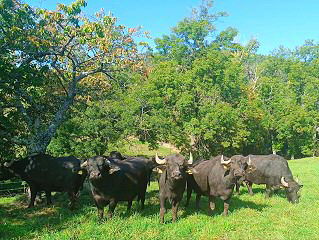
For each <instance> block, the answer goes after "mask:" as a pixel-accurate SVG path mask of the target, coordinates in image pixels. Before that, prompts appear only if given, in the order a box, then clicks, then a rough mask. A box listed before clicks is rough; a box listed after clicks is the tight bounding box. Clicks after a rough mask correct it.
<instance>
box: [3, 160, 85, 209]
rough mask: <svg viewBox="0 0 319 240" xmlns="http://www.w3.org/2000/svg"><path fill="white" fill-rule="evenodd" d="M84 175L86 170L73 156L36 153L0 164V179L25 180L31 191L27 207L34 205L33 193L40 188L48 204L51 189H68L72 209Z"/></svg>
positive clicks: (59, 190)
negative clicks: (14, 178)
mask: <svg viewBox="0 0 319 240" xmlns="http://www.w3.org/2000/svg"><path fill="white" fill-rule="evenodd" d="M86 175H87V173H86V170H85V169H82V168H81V167H80V160H79V159H77V158H76V157H74V156H69V157H52V156H50V155H47V154H37V155H33V156H29V157H26V158H23V159H20V160H14V161H11V162H10V163H4V164H3V165H1V166H0V180H7V179H10V178H12V177H14V176H19V177H21V179H22V180H24V181H26V182H27V183H28V185H29V187H30V191H31V198H30V202H29V206H28V208H30V207H33V206H34V201H35V198H36V194H37V193H38V192H41V191H45V194H46V199H47V204H48V205H49V204H51V203H52V200H51V192H53V191H54V192H67V193H68V195H69V198H70V201H71V206H70V207H71V209H73V208H74V204H75V200H76V196H77V193H78V191H79V190H80V189H81V188H82V186H83V182H84V180H85V178H86Z"/></svg>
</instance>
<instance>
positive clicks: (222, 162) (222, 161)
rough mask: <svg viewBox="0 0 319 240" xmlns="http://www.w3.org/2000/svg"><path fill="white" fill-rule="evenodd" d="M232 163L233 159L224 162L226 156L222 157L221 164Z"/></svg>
mask: <svg viewBox="0 0 319 240" xmlns="http://www.w3.org/2000/svg"><path fill="white" fill-rule="evenodd" d="M230 161H231V159H229V160H228V161H224V155H222V157H221V158H220V163H221V164H226V165H227V164H229V163H230Z"/></svg>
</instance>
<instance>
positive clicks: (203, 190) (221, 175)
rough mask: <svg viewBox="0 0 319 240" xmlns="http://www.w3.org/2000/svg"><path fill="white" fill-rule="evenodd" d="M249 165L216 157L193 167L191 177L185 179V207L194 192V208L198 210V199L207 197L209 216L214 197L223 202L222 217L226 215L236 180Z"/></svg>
mask: <svg viewBox="0 0 319 240" xmlns="http://www.w3.org/2000/svg"><path fill="white" fill-rule="evenodd" d="M249 164H250V163H246V162H245V163H244V164H239V163H238V162H235V161H231V159H228V158H227V157H224V156H223V155H221V156H216V157H213V158H212V159H210V160H206V161H200V162H199V163H195V164H194V165H193V171H192V173H193V174H191V175H188V177H187V200H186V204H185V207H187V206H188V205H189V200H190V197H191V194H192V191H193V190H194V191H195V192H196V208H197V209H198V210H199V209H200V198H201V196H202V195H204V196H208V199H209V208H208V209H209V214H212V211H214V210H215V208H216V197H219V198H221V199H222V200H224V212H223V214H224V215H227V214H228V208H229V203H230V199H231V197H232V193H233V189H234V186H235V183H236V180H237V179H239V178H240V177H242V176H243V175H244V173H245V171H250V169H251V166H249Z"/></svg>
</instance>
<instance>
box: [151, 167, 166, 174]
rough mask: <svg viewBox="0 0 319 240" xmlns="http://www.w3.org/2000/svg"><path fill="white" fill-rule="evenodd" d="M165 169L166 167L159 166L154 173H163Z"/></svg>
mask: <svg viewBox="0 0 319 240" xmlns="http://www.w3.org/2000/svg"><path fill="white" fill-rule="evenodd" d="M165 168H166V166H165V165H158V166H157V167H155V168H154V169H153V172H158V173H163V172H164V170H165Z"/></svg>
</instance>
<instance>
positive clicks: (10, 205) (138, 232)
mask: <svg viewBox="0 0 319 240" xmlns="http://www.w3.org/2000/svg"><path fill="white" fill-rule="evenodd" d="M165 151H166V150H165ZM145 154H149V152H147V151H146V153H145ZM159 154H162V155H165V153H164V152H161V151H160V152H159ZM289 166H290V168H291V170H292V172H293V174H294V176H297V175H298V178H299V180H300V182H301V183H302V184H304V187H303V188H302V190H301V198H300V203H299V204H291V203H289V202H288V201H287V199H286V198H285V197H284V194H283V191H279V192H278V193H277V194H274V196H273V197H272V198H270V199H264V195H263V192H264V191H263V190H264V186H263V185H260V186H258V185H253V191H254V192H255V193H256V194H255V195H254V196H249V195H248V194H247V188H246V187H242V188H241V194H240V195H239V196H233V198H232V201H231V205H230V214H229V216H227V217H224V216H221V215H220V214H221V213H222V211H223V202H222V201H221V200H218V201H217V210H216V212H215V213H214V214H213V215H212V216H209V215H208V201H207V197H202V199H201V210H200V211H199V212H196V211H195V196H194V195H193V196H192V199H191V202H190V206H189V208H188V209H187V210H185V209H183V208H182V209H180V211H179V214H178V215H179V218H178V220H177V222H175V223H172V222H171V217H172V215H171V209H170V207H169V208H168V212H167V213H166V214H165V224H160V223H159V199H158V184H157V182H152V183H151V186H150V187H149V188H148V191H147V196H146V197H147V199H146V206H145V210H143V211H140V209H139V205H138V204H137V203H136V202H134V203H133V206H132V210H131V212H127V211H126V206H127V203H125V202H123V203H120V204H118V206H117V208H116V209H115V214H114V217H113V219H112V220H108V221H105V222H102V223H100V222H99V219H98V215H97V210H96V207H95V206H94V204H93V201H92V197H91V193H90V190H89V187H88V186H87V185H85V188H84V190H83V191H82V194H81V196H80V197H79V199H78V202H77V209H76V210H75V211H70V210H69V209H68V200H67V195H66V194H56V195H55V196H54V198H53V199H54V205H53V206H51V207H46V205H45V204H39V205H38V206H36V207H34V208H32V209H26V206H27V199H26V198H25V197H24V196H22V195H20V196H16V197H7V198H0V239H272V240H273V239H285V240H286V239H319V185H318V181H319V158H305V159H300V160H291V161H289ZM185 195H186V194H184V199H183V202H182V205H184V203H185V197H186V196H185ZM168 206H169V205H168ZM105 210H106V211H107V208H106V209H105Z"/></svg>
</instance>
